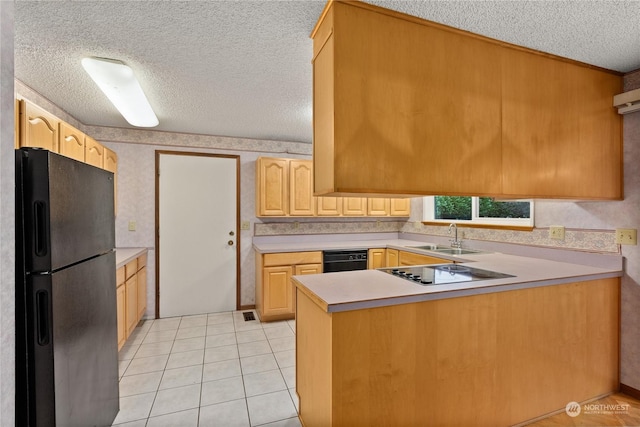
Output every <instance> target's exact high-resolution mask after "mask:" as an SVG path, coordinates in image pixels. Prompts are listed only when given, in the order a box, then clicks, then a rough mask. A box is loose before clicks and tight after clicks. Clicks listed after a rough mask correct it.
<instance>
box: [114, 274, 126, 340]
mask: <svg viewBox="0 0 640 427" xmlns="http://www.w3.org/2000/svg"><path fill="white" fill-rule="evenodd" d="M126 301H127V299H126V287H125V286H124V284H123V285H120V286H118V288H117V290H116V316H117V322H118V350H120V349H121V348H122V346H123V345H124V343H125V342H126V341H127V336H128V335H127V316H126V304H127V303H126Z"/></svg>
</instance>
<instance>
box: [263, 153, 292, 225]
mask: <svg viewBox="0 0 640 427" xmlns="http://www.w3.org/2000/svg"><path fill="white" fill-rule="evenodd" d="M256 181H257V183H256V210H257V212H256V216H286V215H287V213H288V212H289V206H288V205H289V160H287V159H277V158H269V157H261V158H259V159H258V160H257V161H256Z"/></svg>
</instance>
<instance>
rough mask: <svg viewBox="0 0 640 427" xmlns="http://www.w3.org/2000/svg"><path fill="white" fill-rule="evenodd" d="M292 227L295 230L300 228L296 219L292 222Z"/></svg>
mask: <svg viewBox="0 0 640 427" xmlns="http://www.w3.org/2000/svg"><path fill="white" fill-rule="evenodd" d="M293 228H295V229H296V230H297V229H298V228H300V223H299V222H298V221H295V222H294V223H293Z"/></svg>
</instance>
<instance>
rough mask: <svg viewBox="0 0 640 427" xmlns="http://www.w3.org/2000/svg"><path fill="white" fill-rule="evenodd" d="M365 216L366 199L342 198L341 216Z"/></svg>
mask: <svg viewBox="0 0 640 427" xmlns="http://www.w3.org/2000/svg"><path fill="white" fill-rule="evenodd" d="M366 214H367V198H366V197H343V198H342V215H344V216H365V215H366Z"/></svg>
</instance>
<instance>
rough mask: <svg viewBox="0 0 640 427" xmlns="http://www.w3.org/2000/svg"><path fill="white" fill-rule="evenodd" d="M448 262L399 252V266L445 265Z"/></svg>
mask: <svg viewBox="0 0 640 427" xmlns="http://www.w3.org/2000/svg"><path fill="white" fill-rule="evenodd" d="M450 262H451V261H449V260H446V259H442V258H435V257H432V256H427V255H420V254H414V253H413V252H404V251H400V265H421V264H445V263H450Z"/></svg>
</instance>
